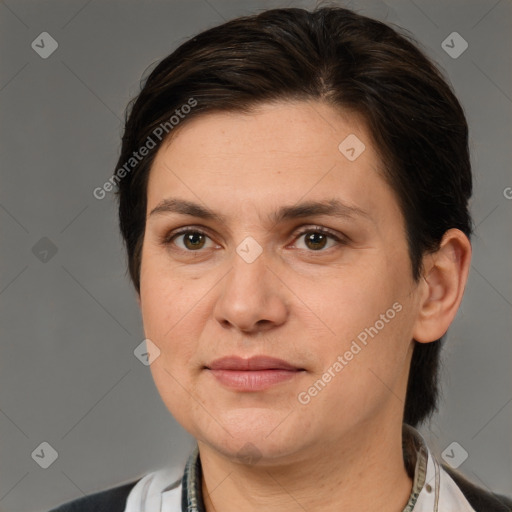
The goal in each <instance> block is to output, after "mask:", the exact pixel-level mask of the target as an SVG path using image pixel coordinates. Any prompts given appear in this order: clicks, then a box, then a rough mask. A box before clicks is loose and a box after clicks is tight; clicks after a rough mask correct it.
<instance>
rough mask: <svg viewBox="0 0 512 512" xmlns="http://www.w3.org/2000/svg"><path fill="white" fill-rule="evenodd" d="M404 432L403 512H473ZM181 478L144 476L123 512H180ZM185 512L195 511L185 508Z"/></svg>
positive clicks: (166, 473)
mask: <svg viewBox="0 0 512 512" xmlns="http://www.w3.org/2000/svg"><path fill="white" fill-rule="evenodd" d="M405 431H408V433H409V434H410V435H412V436H413V437H414V438H415V440H416V442H417V443H418V444H419V449H418V452H417V456H416V468H415V475H414V484H413V490H412V493H411V498H410V500H409V502H408V504H407V506H406V507H405V509H404V510H403V512H476V511H475V509H474V508H473V507H471V505H470V504H469V502H468V501H467V499H466V498H465V497H464V495H463V493H462V491H461V490H460V489H459V487H458V486H457V484H456V483H455V482H454V481H453V479H452V478H451V476H450V475H449V474H448V473H447V472H446V471H445V470H444V468H443V467H442V466H441V465H440V464H439V462H438V461H437V460H436V459H435V458H434V457H433V456H432V454H431V452H430V450H429V449H428V446H427V445H426V443H425V440H424V439H423V437H422V436H421V434H420V433H419V432H418V431H417V430H416V429H413V428H412V427H410V426H406V429H405V430H404V432H405ZM197 456H198V452H197V447H196V449H195V450H194V453H193V454H192V455H191V456H190V458H189V461H188V463H187V466H189V467H190V468H192V467H193V465H194V464H195V458H196V457H197ZM425 466H426V468H425ZM182 474H183V469H181V468H176V467H173V468H171V467H166V468H162V469H160V470H157V471H154V472H152V473H149V474H147V475H146V476H144V477H143V478H142V479H140V480H139V481H138V482H137V484H136V485H135V486H134V487H133V488H132V490H131V492H130V494H129V496H128V499H127V502H126V508H125V509H124V512H182V507H181V504H182V478H181V477H182ZM198 485H201V484H200V483H199V484H198ZM187 512H198V510H197V508H196V507H195V506H192V508H191V507H190V506H189V507H188V511H187Z"/></svg>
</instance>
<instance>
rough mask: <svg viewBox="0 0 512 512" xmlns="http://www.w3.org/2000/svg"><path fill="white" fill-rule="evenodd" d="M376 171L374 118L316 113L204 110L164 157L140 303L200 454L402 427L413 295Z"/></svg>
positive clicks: (293, 450) (269, 454)
mask: <svg viewBox="0 0 512 512" xmlns="http://www.w3.org/2000/svg"><path fill="white" fill-rule="evenodd" d="M354 135H355V136H356V137H357V139H355V138H354ZM348 136H350V137H351V138H349V139H348V140H347V141H346V142H345V143H343V141H344V140H345V139H346V138H347V137H348ZM358 140H359V142H358ZM361 142H362V143H363V144H364V149H363V146H362V145H361ZM340 143H341V149H340V148H339V146H340ZM380 166H381V162H380V160H379V157H378V154H377V152H376V149H375V147H374V144H373V143H372V141H371V138H370V135H369V133H368V131H367V130H366V128H365V126H364V123H362V122H361V120H360V119H358V118H357V117H356V116H355V115H352V114H348V113H342V112H339V111H335V110H334V109H333V108H332V107H330V106H327V105H324V104H323V103H319V102H296V103H284V102H283V103H279V104H273V105H270V104H269V105H264V106H261V107H259V108H258V110H256V111H255V112H254V113H253V114H252V115H244V114H238V113H215V114H206V115H203V116H202V117H198V118H196V119H193V120H191V121H189V122H188V123H186V124H184V125H183V126H182V127H180V129H179V130H178V131H176V133H175V134H174V136H173V138H172V140H171V141H170V143H169V144H166V145H165V146H162V147H161V148H160V150H159V152H158V154H157V156H156V159H155V162H154V165H153V167H152V169H151V172H150V176H149V183H148V207H147V220H146V232H145V235H144V243H143V251H142V264H141V290H140V305H141V311H142V317H143V323H144V329H145V334H146V337H147V338H149V339H150V340H151V341H152V342H153V343H154V344H155V345H156V346H157V347H158V349H159V350H160V355H159V356H158V357H157V358H156V359H155V360H154V362H153V363H152V364H151V371H152V374H153V378H154V381H155V384H156V386H157V388H158V390H159V393H160V395H161V397H162V399H163V401H164V403H165V404H166V406H167V407H168V409H169V411H170V412H171V413H172V414H173V415H174V417H175V418H176V419H177V421H178V422H180V423H181V424H182V425H183V426H184V428H185V429H186V430H188V431H189V432H190V433H191V434H192V435H193V436H194V437H195V438H196V439H197V440H198V441H199V442H200V443H203V444H204V445H205V446H208V447H209V448H210V449H213V450H216V451H217V452H218V453H220V454H223V455H225V456H229V457H232V456H236V455H237V454H240V453H241V452H240V450H243V449H244V447H248V446H250V447H252V449H253V450H255V451H257V453H258V457H264V458H265V459H266V460H268V461H271V462H272V461H281V462H282V461H284V460H295V459H296V460H298V459H300V458H301V457H307V454H308V453H310V452H313V451H314V452H316V453H318V451H327V452H328V451H329V450H330V449H332V447H334V446H337V445H339V444H340V443H342V442H345V443H346V439H347V438H348V437H347V436H354V435H360V434H361V432H369V430H372V429H373V430H374V431H375V430H377V429H379V428H382V425H385V424H389V423H390V422H393V421H394V422H395V424H401V415H402V410H403V401H404V396H405V389H406V383H407V375H408V367H409V361H410V356H411V353H412V349H411V347H412V343H411V340H412V337H413V335H412V332H413V330H414V324H415V320H416V318H417V314H418V302H419V301H418V291H417V290H418V289H417V286H416V284H415V283H414V281H413V279H412V277H411V270H410V259H409V255H408V249H407V242H406V237H405V223H404V219H403V216H402V214H401V211H400V209H399V206H398V202H397V199H396V197H395V195H394V193H393V190H392V189H391V188H390V187H389V185H388V184H387V183H386V182H385V180H384V179H383V177H382V174H381V172H380V171H379V167H380ZM183 230H187V231H186V232H185V233H184V232H183ZM343 440H345V441H343ZM248 443H250V444H248Z"/></svg>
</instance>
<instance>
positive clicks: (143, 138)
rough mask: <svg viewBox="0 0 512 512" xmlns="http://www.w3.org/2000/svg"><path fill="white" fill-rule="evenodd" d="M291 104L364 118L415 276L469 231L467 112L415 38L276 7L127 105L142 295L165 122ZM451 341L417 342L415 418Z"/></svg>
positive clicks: (130, 212) (130, 210)
mask: <svg viewBox="0 0 512 512" xmlns="http://www.w3.org/2000/svg"><path fill="white" fill-rule="evenodd" d="M191 100H192V102H191ZM282 100H319V101H323V102H325V103H327V104H329V105H332V106H333V107H335V108H342V109H345V110H349V111H352V112H357V113H358V114H360V115H361V116H362V118H363V119H364V120H365V122H366V125H367V128H368V129H369V132H370V134H371V136H372V137H373V141H374V144H375V147H376V149H377V151H378V153H379V155H380V157H381V160H382V163H383V167H384V174H385V178H386V179H387V180H388V183H389V184H390V186H391V187H392V189H393V190H394V192H395V194H396V197H397V199H398V202H399V204H400V208H401V211H402V213H403V216H404V218H405V224H406V229H407V242H408V247H409V253H410V259H411V273H412V276H413V278H414V279H415V280H418V279H419V278H420V277H421V272H422V257H423V255H424V254H425V253H427V252H430V251H435V250H436V249H437V248H438V247H439V243H440V241H441V238H442V236H443V234H444V233H445V232H446V231H447V230H448V229H450V228H458V229H460V230H461V231H463V232H464V233H465V234H466V235H467V236H468V237H470V235H471V231H472V226H471V218H470V215H469V211H468V200H469V198H470V196H471V192H472V178H471V166H470V158H469V149H468V128H467V123H466V119H465V116H464V112H463V109H462V107H461V105H460V104H459V102H458V101H457V98H456V97H455V95H454V93H453V92H452V90H451V87H450V86H449V85H448V83H447V82H446V81H445V79H444V78H443V76H442V74H441V73H440V71H439V70H438V69H437V67H436V66H435V65H434V64H433V63H432V62H431V61H430V60H429V59H428V58H427V57H426V56H425V54H424V53H423V52H422V51H421V50H420V49H419V48H418V47H417V44H414V42H413V41H412V38H411V37H410V36H409V35H405V33H402V34H400V33H399V31H398V29H396V30H395V29H393V28H391V27H390V26H388V25H386V24H384V23H382V22H379V21H376V20H373V19H370V18H367V17H364V16H362V15H359V14H356V13H354V12H353V11H350V10H348V9H343V8H338V7H321V8H318V9H316V10H314V11H307V10H303V9H297V8H287V9H273V10H268V11H264V12H262V13H260V14H258V15H253V16H246V17H241V18H237V19H234V20H231V21H229V22H227V23H224V24H222V25H220V26H217V27H214V28H211V29H209V30H206V31H204V32H202V33H200V34H198V35H196V36H195V37H193V38H191V39H190V40H188V41H186V42H185V43H184V44H182V45H181V46H179V47H178V48H177V49H176V50H175V51H174V52H172V53H171V54H170V55H169V56H167V57H166V58H165V59H163V60H162V61H161V62H160V63H159V64H158V65H157V66H156V67H155V69H154V70H153V71H152V72H151V73H150V74H149V76H148V77H147V79H146V80H145V83H144V84H143V87H142V89H141V91H140V94H139V95H138V96H137V97H136V98H135V99H134V100H132V102H131V103H130V105H129V107H128V109H127V112H126V123H125V130H124V135H123V139H122V148H121V154H120V157H119V161H118V164H117V166H116V173H117V174H116V176H117V178H119V176H120V175H121V176H122V179H118V183H117V185H118V189H117V191H116V194H117V196H118V200H119V223H120V229H121V233H122V236H123V238H124V241H125V245H126V249H127V254H128V269H129V273H130V277H131V279H132V281H133V284H134V286H135V288H136V290H137V292H138V293H139V292H140V265H141V252H142V244H143V239H144V231H145V220H146V208H147V183H148V176H149V173H150V170H151V165H152V162H153V160H154V157H155V154H156V152H157V151H158V148H159V147H160V146H161V143H162V141H163V140H165V137H163V136H161V137H155V133H158V134H160V133H162V134H164V132H163V131H162V130H164V131H165V134H164V135H165V136H166V137H167V138H169V137H170V136H171V135H172V133H173V132H172V129H173V128H174V126H175V125H176V126H178V127H179V126H182V125H183V124H184V123H186V122H187V121H189V120H190V119H193V118H195V117H197V116H200V115H202V114H205V113H208V112H215V111H232V112H245V113H250V112H251V108H253V107H256V106H258V105H261V104H263V103H267V102H273V101H282ZM193 102H195V103H193ZM192 104H194V107H193V108H188V109H183V110H181V107H183V106H184V105H192ZM185 110H187V113H186V115H185V114H184V113H185ZM178 113H179V114H180V115H179V119H178ZM173 116H174V117H175V119H174V120H172V117H173ZM150 139H151V140H153V139H156V140H154V142H155V144H154V145H152V149H151V150H150V151H148V152H145V153H147V154H146V155H145V156H144V157H141V156H140V155H138V158H137V160H135V159H134V156H133V154H134V152H136V151H137V150H138V149H139V148H142V147H144V146H145V145H146V146H148V141H149V140H150ZM130 159H132V160H130ZM127 162H131V163H130V165H129V166H127ZM132 164H133V165H132ZM120 169H124V172H122V173H119V170H120ZM441 343H442V338H441V339H440V340H437V341H435V342H432V343H418V342H416V341H415V342H414V344H415V346H414V352H413V357H412V362H411V368H410V372H409V381H408V387H407V396H406V403H405V408H404V421H405V422H406V423H408V424H410V425H413V426H416V425H418V424H419V423H421V422H423V421H424V420H425V419H426V418H428V417H429V416H430V415H431V414H432V413H433V411H434V410H436V408H437V400H438V367H439V352H440V348H441Z"/></svg>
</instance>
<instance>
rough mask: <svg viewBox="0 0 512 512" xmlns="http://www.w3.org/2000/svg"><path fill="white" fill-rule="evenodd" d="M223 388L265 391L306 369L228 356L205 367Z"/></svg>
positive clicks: (268, 359)
mask: <svg viewBox="0 0 512 512" xmlns="http://www.w3.org/2000/svg"><path fill="white" fill-rule="evenodd" d="M204 369H205V370H207V371H208V372H209V373H211V375H213V377H215V379H216V380H217V381H218V382H219V383H220V384H222V385H223V386H225V387H227V388H229V389H232V390H236V391H263V390H265V389H268V388H270V387H272V386H275V385H277V384H279V383H282V382H285V381H289V380H291V379H293V378H296V377H297V376H299V375H301V374H302V373H303V372H304V371H305V369H304V368H300V367H297V366H295V365H293V364H291V363H288V362H287V361H284V360H282V359H277V358H275V357H269V356H254V357H250V358H248V359H243V358H241V357H238V356H228V357H223V358H220V359H216V360H215V361H213V362H212V363H210V364H208V365H207V366H205V367H204Z"/></svg>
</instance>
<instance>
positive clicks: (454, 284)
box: [413, 229, 471, 343]
mask: <svg viewBox="0 0 512 512" xmlns="http://www.w3.org/2000/svg"><path fill="white" fill-rule="evenodd" d="M470 262H471V243H470V242H469V239H468V237H467V236H466V235H465V234H464V233H463V232H462V231H460V230H458V229H449V230H448V231H446V233H445V234H444V236H443V238H442V240H441V244H440V247H439V249H438V250H437V251H436V252H435V253H432V254H428V255H426V256H425V257H424V262H423V270H424V274H423V277H422V280H423V282H422V283H421V287H422V292H423V293H422V296H421V298H420V304H419V309H418V318H417V320H416V324H415V326H414V332H413V337H414V339H415V340H416V341H419V342H420V343H428V342H431V341H435V340H437V339H439V338H441V337H442V336H443V335H444V334H445V333H446V331H447V330H448V327H449V326H450V324H451V323H452V321H453V319H454V318H455V315H456V314H457V310H458V308H459V305H460V303H461V302H462V296H463V294H464V289H465V286H466V282H467V278H468V273H469V267H470Z"/></svg>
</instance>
